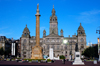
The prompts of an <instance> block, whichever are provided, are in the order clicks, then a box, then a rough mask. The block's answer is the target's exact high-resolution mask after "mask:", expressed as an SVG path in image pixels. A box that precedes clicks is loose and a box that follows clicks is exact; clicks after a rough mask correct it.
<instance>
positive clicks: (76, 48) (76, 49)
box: [75, 43, 78, 52]
mask: <svg viewBox="0 0 100 66" xmlns="http://www.w3.org/2000/svg"><path fill="white" fill-rule="evenodd" d="M75 51H76V52H78V44H77V43H76V47H75Z"/></svg>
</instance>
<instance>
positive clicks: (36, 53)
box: [31, 4, 43, 59]
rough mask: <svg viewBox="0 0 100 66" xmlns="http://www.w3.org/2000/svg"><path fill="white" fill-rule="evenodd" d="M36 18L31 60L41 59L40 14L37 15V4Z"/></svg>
mask: <svg viewBox="0 0 100 66" xmlns="http://www.w3.org/2000/svg"><path fill="white" fill-rule="evenodd" d="M35 16H36V45H35V46H34V47H32V56H31V59H43V56H42V47H41V46H40V14H39V4H38V5H37V13H36V14H35Z"/></svg>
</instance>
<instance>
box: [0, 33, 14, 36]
mask: <svg viewBox="0 0 100 66" xmlns="http://www.w3.org/2000/svg"><path fill="white" fill-rule="evenodd" d="M10 34H12V33H1V34H0V36H7V35H10Z"/></svg>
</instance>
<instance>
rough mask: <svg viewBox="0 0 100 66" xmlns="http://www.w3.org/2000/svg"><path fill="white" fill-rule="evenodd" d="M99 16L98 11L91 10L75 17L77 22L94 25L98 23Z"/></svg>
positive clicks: (99, 12)
mask: <svg viewBox="0 0 100 66" xmlns="http://www.w3.org/2000/svg"><path fill="white" fill-rule="evenodd" d="M99 14H100V10H92V11H87V12H82V13H80V15H79V16H77V17H76V19H77V21H78V22H83V23H94V22H98V21H99V20H100V19H99V18H100V17H99V16H98V15H99Z"/></svg>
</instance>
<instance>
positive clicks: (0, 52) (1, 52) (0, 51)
mask: <svg viewBox="0 0 100 66" xmlns="http://www.w3.org/2000/svg"><path fill="white" fill-rule="evenodd" d="M0 55H4V49H3V47H1V48H0Z"/></svg>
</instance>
